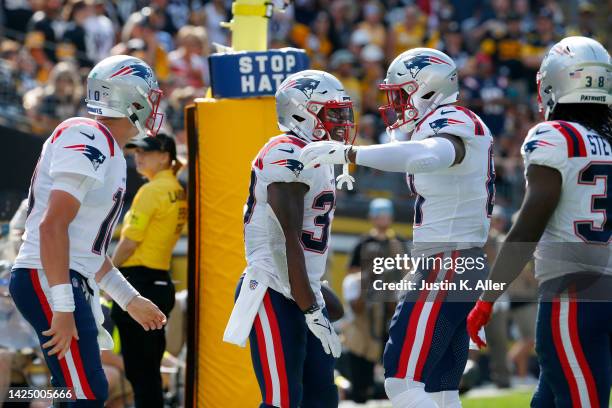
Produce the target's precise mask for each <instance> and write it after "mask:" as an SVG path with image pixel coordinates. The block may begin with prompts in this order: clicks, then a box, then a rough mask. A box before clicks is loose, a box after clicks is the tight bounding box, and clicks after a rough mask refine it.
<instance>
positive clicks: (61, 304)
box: [51, 283, 74, 312]
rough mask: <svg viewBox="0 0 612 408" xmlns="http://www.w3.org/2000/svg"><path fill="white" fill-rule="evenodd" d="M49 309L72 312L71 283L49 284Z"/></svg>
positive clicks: (72, 296)
mask: <svg viewBox="0 0 612 408" xmlns="http://www.w3.org/2000/svg"><path fill="white" fill-rule="evenodd" d="M51 310H53V311H54V312H74V295H73V294H72V285H71V284H69V283H62V284H60V285H54V286H51Z"/></svg>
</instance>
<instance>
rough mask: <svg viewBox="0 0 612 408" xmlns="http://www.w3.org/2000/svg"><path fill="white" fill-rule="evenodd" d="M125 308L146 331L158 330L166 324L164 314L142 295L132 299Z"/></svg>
mask: <svg viewBox="0 0 612 408" xmlns="http://www.w3.org/2000/svg"><path fill="white" fill-rule="evenodd" d="M126 310H127V312H128V313H129V314H130V316H132V319H134V320H136V321H137V322H138V323H139V324H140V325H141V326H142V328H143V329H145V330H146V331H149V330H156V329H157V330H159V329H161V328H162V327H164V325H165V324H166V315H165V314H163V313H162V311H161V310H159V308H158V307H157V306H156V305H155V304H154V303H153V302H151V301H150V300H149V299H147V298H144V297H142V296H136V297H135V298H134V299H132V300H131V301H130V303H128V305H127V308H126Z"/></svg>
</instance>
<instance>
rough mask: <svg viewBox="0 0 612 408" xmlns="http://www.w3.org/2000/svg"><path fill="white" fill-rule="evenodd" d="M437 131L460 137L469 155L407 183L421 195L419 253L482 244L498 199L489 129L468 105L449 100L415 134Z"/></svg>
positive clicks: (417, 233) (420, 137) (417, 209)
mask: <svg viewBox="0 0 612 408" xmlns="http://www.w3.org/2000/svg"><path fill="white" fill-rule="evenodd" d="M437 134H450V135H454V136H457V137H459V138H461V140H462V141H463V143H464V146H465V157H464V158H463V161H462V162H461V163H459V164H456V165H454V166H452V167H449V168H446V169H442V170H438V171H434V172H428V173H418V174H409V175H408V177H407V178H408V187H409V188H410V190H411V191H412V192H413V193H414V194H416V195H417V197H416V200H415V206H414V231H413V240H414V251H415V252H414V253H415V254H417V253H418V254H421V253H423V254H425V255H428V254H432V253H437V252H440V251H444V250H448V249H456V248H457V249H464V248H471V247H482V246H483V245H484V243H485V242H486V240H487V235H488V234H489V224H490V216H491V212H492V210H493V204H494V200H495V184H494V183H495V169H494V167H493V137H492V136H491V132H490V131H489V129H488V128H487V126H486V125H485V124H484V122H483V121H482V119H480V118H479V117H478V116H477V115H476V114H474V113H473V112H472V111H470V110H469V109H466V108H463V107H461V106H455V105H445V106H441V107H439V108H437V109H436V110H434V111H433V112H432V113H430V114H429V115H428V116H426V117H425V119H423V121H421V122H420V123H419V125H418V126H417V127H416V129H415V130H414V132H413V134H412V137H411V140H423V139H426V138H428V137H432V136H435V135H437Z"/></svg>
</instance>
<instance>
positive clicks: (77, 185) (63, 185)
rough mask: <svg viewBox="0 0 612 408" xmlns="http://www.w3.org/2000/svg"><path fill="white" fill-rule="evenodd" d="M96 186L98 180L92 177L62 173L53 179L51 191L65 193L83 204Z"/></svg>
mask: <svg viewBox="0 0 612 408" xmlns="http://www.w3.org/2000/svg"><path fill="white" fill-rule="evenodd" d="M95 185H96V180H94V179H92V178H91V177H87V176H83V175H80V174H76V173H60V174H59V175H57V176H56V177H55V178H54V179H53V184H52V186H51V190H61V191H65V192H67V193H68V194H70V195H71V196H73V197H74V198H76V199H77V200H79V202H80V203H82V202H83V199H84V198H85V195H86V194H87V192H88V191H89V190H91V189H93V188H94V187H95Z"/></svg>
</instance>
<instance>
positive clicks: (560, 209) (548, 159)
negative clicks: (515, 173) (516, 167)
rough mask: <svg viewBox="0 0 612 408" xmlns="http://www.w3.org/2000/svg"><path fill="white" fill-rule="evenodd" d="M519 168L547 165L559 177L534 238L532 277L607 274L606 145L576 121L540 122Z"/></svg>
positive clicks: (611, 178) (610, 255)
mask: <svg viewBox="0 0 612 408" xmlns="http://www.w3.org/2000/svg"><path fill="white" fill-rule="evenodd" d="M521 153H522V155H523V159H524V160H525V169H528V167H529V166H530V165H531V164H534V165H540V166H546V167H552V168H554V169H556V170H558V171H559V173H560V174H561V177H562V192H561V199H560V201H559V204H558V205H557V208H556V209H555V212H554V213H553V215H552V217H551V218H550V220H549V221H548V224H547V226H546V230H545V231H544V234H543V235H542V238H540V242H539V243H538V246H537V250H536V253H535V258H536V277H537V278H538V279H539V280H540V281H541V282H543V281H546V280H548V279H551V278H555V277H559V276H563V275H565V274H568V273H573V272H583V271H593V272H603V273H608V274H612V251H611V247H610V241H611V238H612V197H610V195H609V194H610V193H611V192H612V146H611V145H610V142H609V141H608V140H606V138H604V137H602V136H600V135H599V134H597V132H595V131H593V130H590V129H587V128H585V127H584V126H582V125H580V124H579V123H575V122H566V121H561V120H557V121H550V122H543V123H540V124H538V125H536V126H534V127H533V128H532V129H531V130H529V133H528V134H527V137H526V138H525V141H524V142H523V146H522V148H521Z"/></svg>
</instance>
